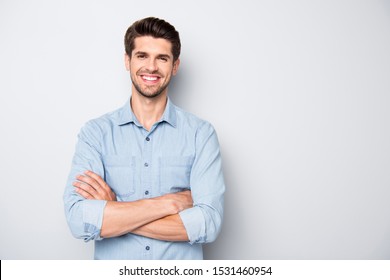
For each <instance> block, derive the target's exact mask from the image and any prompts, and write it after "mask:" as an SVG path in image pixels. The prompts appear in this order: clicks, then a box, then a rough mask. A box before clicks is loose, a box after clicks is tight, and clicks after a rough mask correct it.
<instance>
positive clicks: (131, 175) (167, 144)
mask: <svg viewBox="0 0 390 280" xmlns="http://www.w3.org/2000/svg"><path fill="white" fill-rule="evenodd" d="M180 48H181V44H180V38H179V33H178V32H177V31H176V30H175V28H174V27H173V26H172V25H170V24H169V23H167V22H166V21H164V20H161V19H157V18H152V17H150V18H145V19H142V20H139V21H137V22H135V23H134V24H133V25H131V26H130V27H129V28H128V30H127V32H126V35H125V50H126V53H125V66H126V69H127V71H129V72H130V78H131V81H132V94H131V96H130V98H129V100H128V101H127V102H126V103H125V105H124V106H123V107H122V108H120V109H118V110H116V111H113V112H111V113H108V114H105V115H103V116H101V117H99V118H97V119H94V120H91V121H89V122H87V123H86V125H85V126H84V127H83V128H82V129H81V131H80V133H79V137H78V142H77V145H76V151H75V154H74V157H73V161H72V168H71V172H70V174H69V178H68V181H67V184H66V188H65V192H64V205H65V214H66V218H67V221H68V224H69V227H70V229H71V231H72V234H73V235H74V236H75V237H77V238H81V239H84V240H85V241H90V240H94V241H95V259H139V260H141V259H202V258H203V250H202V244H203V243H207V242H212V241H214V240H215V239H216V237H217V235H218V234H219V232H220V228H221V223H222V218H223V195H224V191H225V185H224V181H223V174H222V167H221V156H220V150H219V144H218V139H217V135H216V133H215V130H214V129H213V127H212V126H211V125H210V124H209V123H208V122H206V121H204V120H201V119H199V118H197V117H195V116H194V115H192V114H189V113H187V112H185V111H183V110H182V109H180V108H178V107H176V106H175V105H173V104H172V103H171V101H170V100H169V98H168V86H169V82H170V80H171V78H172V77H173V76H175V75H176V73H177V71H178V69H179V64H180V59H179V56H180Z"/></svg>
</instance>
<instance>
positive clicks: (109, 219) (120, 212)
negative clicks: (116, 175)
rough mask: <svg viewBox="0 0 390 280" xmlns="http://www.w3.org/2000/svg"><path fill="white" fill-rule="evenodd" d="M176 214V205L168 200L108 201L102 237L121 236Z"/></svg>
mask: <svg viewBox="0 0 390 280" xmlns="http://www.w3.org/2000/svg"><path fill="white" fill-rule="evenodd" d="M176 212H177V209H176V208H175V205H174V204H173V203H171V202H170V201H167V200H159V199H144V200H138V201H134V202H117V201H108V202H107V205H106V207H105V209H104V214H103V223H102V228H101V232H100V235H101V237H103V238H109V237H115V236H120V235H123V234H126V233H129V232H132V231H133V230H135V229H137V228H139V227H142V226H144V225H146V224H149V223H151V222H153V221H155V220H158V219H161V218H163V217H165V216H167V215H172V214H175V213H176Z"/></svg>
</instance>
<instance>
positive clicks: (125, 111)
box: [117, 98, 177, 127]
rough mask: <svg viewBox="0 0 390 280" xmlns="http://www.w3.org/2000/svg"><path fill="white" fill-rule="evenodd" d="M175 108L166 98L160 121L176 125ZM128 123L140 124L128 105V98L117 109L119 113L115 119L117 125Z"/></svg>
mask: <svg viewBox="0 0 390 280" xmlns="http://www.w3.org/2000/svg"><path fill="white" fill-rule="evenodd" d="M176 118H177V117H176V110H175V105H174V104H173V103H172V102H171V101H170V99H169V98H168V100H167V105H166V106H165V110H164V114H163V116H162V118H161V120H160V121H158V122H159V123H160V122H167V123H169V124H170V125H171V126H173V127H176ZM128 123H134V124H135V125H137V126H142V125H141V124H140V123H139V121H138V120H137V117H136V116H135V115H134V112H133V110H132V109H131V106H130V98H129V99H128V100H127V101H126V103H125V105H124V106H123V107H122V108H120V109H119V115H118V119H117V124H118V125H124V124H128Z"/></svg>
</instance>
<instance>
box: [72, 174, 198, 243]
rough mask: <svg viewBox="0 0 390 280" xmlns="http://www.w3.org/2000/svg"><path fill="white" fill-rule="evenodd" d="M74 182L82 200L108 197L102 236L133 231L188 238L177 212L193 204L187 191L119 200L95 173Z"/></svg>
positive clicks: (80, 176)
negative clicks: (131, 200)
mask: <svg viewBox="0 0 390 280" xmlns="http://www.w3.org/2000/svg"><path fill="white" fill-rule="evenodd" d="M76 179H77V180H78V181H75V182H74V183H73V186H74V187H75V191H76V192H77V193H78V194H80V195H81V196H83V197H84V198H85V199H96V200H107V204H106V206H105V209H104V213H103V223H102V228H101V232H100V235H101V237H103V238H109V237H116V236H120V235H123V234H127V233H134V234H138V235H142V236H146V237H150V238H154V239H160V240H165V241H188V236H187V232H186V229H185V227H184V225H183V223H182V221H181V218H180V216H179V215H178V213H179V212H180V211H183V210H185V209H187V208H191V207H192V206H193V201H192V197H191V192H190V191H183V192H178V193H170V194H166V195H163V196H159V197H155V198H149V199H141V200H137V201H133V202H118V201H116V195H115V193H114V192H113V191H112V189H111V188H110V186H109V185H108V184H107V183H106V182H105V181H104V180H103V179H102V178H101V177H100V176H99V175H97V174H95V173H93V172H92V171H86V172H85V173H84V174H83V175H78V176H77V178H76Z"/></svg>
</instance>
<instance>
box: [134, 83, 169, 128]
mask: <svg viewBox="0 0 390 280" xmlns="http://www.w3.org/2000/svg"><path fill="white" fill-rule="evenodd" d="M130 105H131V108H132V110H133V112H134V115H135V116H136V118H137V120H138V121H139V122H140V123H141V124H142V126H143V127H144V128H145V129H146V130H148V131H149V130H150V129H151V128H152V126H153V125H154V124H155V123H156V122H157V121H159V120H160V119H161V117H162V115H163V114H164V110H165V106H166V105H167V94H166V93H163V94H161V95H159V96H157V97H155V98H147V97H144V96H142V95H140V94H139V93H137V92H136V91H134V90H133V95H132V96H131V100H130Z"/></svg>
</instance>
